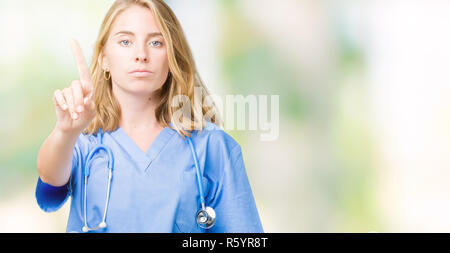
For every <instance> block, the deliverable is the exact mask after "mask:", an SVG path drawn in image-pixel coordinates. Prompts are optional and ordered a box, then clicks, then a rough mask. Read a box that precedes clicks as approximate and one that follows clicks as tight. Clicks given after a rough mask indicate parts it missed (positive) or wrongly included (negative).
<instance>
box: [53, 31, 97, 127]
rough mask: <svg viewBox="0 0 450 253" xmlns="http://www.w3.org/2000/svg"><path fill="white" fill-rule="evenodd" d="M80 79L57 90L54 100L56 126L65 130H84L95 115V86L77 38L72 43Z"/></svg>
mask: <svg viewBox="0 0 450 253" xmlns="http://www.w3.org/2000/svg"><path fill="white" fill-rule="evenodd" d="M70 47H71V48H72V53H73V56H74V58H75V62H76V65H77V68H78V73H79V76H80V80H74V81H73V82H72V84H71V85H70V86H69V87H67V88H65V89H63V90H62V91H61V90H56V91H55V92H54V95H53V102H54V104H55V109H56V117H57V122H56V127H57V128H58V129H59V130H61V131H64V132H77V133H80V132H81V131H83V130H84V129H85V128H86V127H87V126H88V125H89V124H90V123H91V121H92V120H93V119H94V117H95V103H94V86H93V84H92V80H91V76H90V74H89V69H88V67H87V64H86V61H85V60H84V56H83V52H82V51H81V48H80V45H79V44H78V42H77V41H76V40H72V41H71V43H70Z"/></svg>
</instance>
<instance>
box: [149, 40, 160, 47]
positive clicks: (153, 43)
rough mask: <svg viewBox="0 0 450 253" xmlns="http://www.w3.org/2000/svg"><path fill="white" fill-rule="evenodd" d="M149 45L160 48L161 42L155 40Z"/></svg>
mask: <svg viewBox="0 0 450 253" xmlns="http://www.w3.org/2000/svg"><path fill="white" fill-rule="evenodd" d="M150 44H151V45H152V47H160V46H162V42H161V41H157V40H155V41H152V42H151V43H150Z"/></svg>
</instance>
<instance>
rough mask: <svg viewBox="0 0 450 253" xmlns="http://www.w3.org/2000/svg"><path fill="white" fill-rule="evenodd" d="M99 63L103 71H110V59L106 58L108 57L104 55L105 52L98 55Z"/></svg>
mask: <svg viewBox="0 0 450 253" xmlns="http://www.w3.org/2000/svg"><path fill="white" fill-rule="evenodd" d="M97 61H98V65H99V66H101V68H102V70H104V71H105V70H110V67H109V61H108V58H107V57H106V55H104V54H103V52H101V53H100V54H99V55H98V59H97Z"/></svg>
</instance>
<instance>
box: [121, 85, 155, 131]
mask: <svg viewBox="0 0 450 253" xmlns="http://www.w3.org/2000/svg"><path fill="white" fill-rule="evenodd" d="M113 92H114V96H115V97H116V98H117V100H118V102H119V104H120V108H121V117H120V122H119V126H120V127H121V128H122V129H124V130H128V131H130V132H135V131H146V130H148V129H149V128H150V129H152V128H159V127H160V124H159V122H158V121H157V119H156V115H155V111H156V106H157V105H158V102H159V96H158V95H157V94H156V93H155V94H151V95H150V96H149V95H146V96H139V95H136V94H131V93H126V92H124V91H121V90H120V89H115V90H114V91H113Z"/></svg>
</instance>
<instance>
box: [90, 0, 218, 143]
mask: <svg viewBox="0 0 450 253" xmlns="http://www.w3.org/2000/svg"><path fill="white" fill-rule="evenodd" d="M131 5H139V6H142V7H146V8H149V9H150V10H151V11H152V13H153V15H154V16H155V19H156V22H157V24H158V26H159V28H160V30H161V33H162V35H163V37H164V40H165V44H166V50H167V57H168V63H169V74H168V77H167V80H166V82H165V83H164V84H163V86H162V88H161V89H160V90H159V91H158V93H159V97H160V102H159V105H158V106H157V108H156V110H155V116H156V119H157V121H158V122H159V123H160V124H161V125H162V126H164V127H166V126H169V127H170V125H169V123H171V122H172V121H171V119H172V118H173V116H174V113H175V111H177V110H179V109H180V108H181V107H182V106H179V105H178V106H176V107H174V106H172V105H171V103H172V100H173V99H174V98H178V97H179V96H181V97H184V98H187V99H188V101H189V103H190V104H189V105H185V104H183V107H185V106H188V109H189V110H188V111H189V113H190V115H185V113H183V114H182V116H181V118H183V120H182V121H181V123H180V121H178V120H177V121H175V122H172V125H173V129H175V130H176V131H177V132H178V133H179V134H180V135H181V136H183V137H184V136H190V131H193V130H200V131H201V130H202V129H203V128H204V126H205V123H206V122H205V120H204V117H205V116H207V117H209V119H208V120H209V121H211V122H212V123H214V124H216V125H218V126H220V125H221V122H220V119H219V114H218V113H219V112H218V110H217V107H216V106H215V104H214V103H213V102H212V101H211V105H210V106H209V107H206V106H205V105H204V104H203V103H202V101H203V100H204V99H207V97H208V98H210V96H209V91H208V89H207V88H206V86H205V85H204V84H203V82H202V80H201V78H200V76H199V74H198V72H197V69H196V67H195V63H194V59H193V57H192V53H191V50H190V48H189V46H188V43H187V40H186V37H185V35H184V32H183V30H182V27H181V25H180V23H179V21H178V19H177V18H176V16H175V14H174V13H173V11H172V10H171V9H170V7H169V6H168V5H167V4H166V3H164V2H163V1H162V0H117V1H115V2H114V4H113V5H112V6H111V8H110V9H109V11H108V13H107V14H106V16H105V18H104V20H103V23H102V25H101V28H100V32H99V35H98V38H97V42H96V44H95V49H94V54H93V56H92V61H91V68H90V72H91V78H92V83H93V85H94V91H95V98H94V100H95V107H96V116H95V118H94V119H93V120H92V122H91V123H90V125H89V126H88V127H87V128H86V129H85V130H84V131H83V132H84V133H87V134H93V133H96V132H97V131H98V129H99V128H101V129H102V131H103V132H112V131H115V130H116V129H117V127H118V126H119V121H120V117H121V109H120V104H119V103H118V101H117V99H116V98H115V97H114V94H113V92H112V82H111V79H109V80H106V79H105V78H104V72H103V70H102V66H101V65H100V62H99V59H100V56H101V55H102V54H103V49H104V47H105V44H106V42H107V40H108V37H109V33H110V29H111V26H112V24H113V22H114V21H115V19H116V18H117V16H118V15H119V14H120V13H122V12H123V11H124V10H125V9H127V8H128V7H130V6H131ZM194 90H197V91H199V90H200V91H201V96H198V95H197V96H194ZM207 114H208V115H207Z"/></svg>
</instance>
